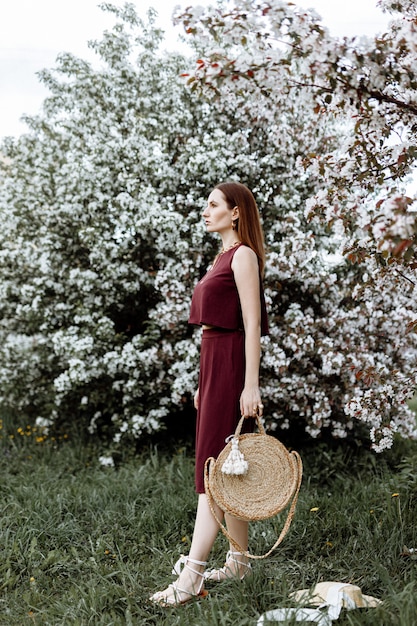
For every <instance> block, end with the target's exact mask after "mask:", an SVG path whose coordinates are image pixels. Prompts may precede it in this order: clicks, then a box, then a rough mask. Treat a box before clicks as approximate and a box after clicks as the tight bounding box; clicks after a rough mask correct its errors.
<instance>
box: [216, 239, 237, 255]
mask: <svg viewBox="0 0 417 626" xmlns="http://www.w3.org/2000/svg"><path fill="white" fill-rule="evenodd" d="M240 243H242V242H241V241H235V242H234V243H232V245H231V246H228V247H227V248H222V249H221V251H220V254H224V253H225V252H228V251H229V250H231V249H232V248H236V246H238V245H239V244H240Z"/></svg>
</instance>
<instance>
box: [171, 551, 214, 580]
mask: <svg viewBox="0 0 417 626" xmlns="http://www.w3.org/2000/svg"><path fill="white" fill-rule="evenodd" d="M188 562H190V563H193V564H194V565H202V566H203V567H205V566H206V565H207V561H197V559H192V558H191V557H189V556H184V554H181V556H180V558H179V559H178V561H177V562H176V563H175V565H174V568H173V570H172V573H173V574H176V575H177V576H179V575H180V574H181V569H182V568H181V565H182V566H184V567H188V569H190V570H192V571H193V572H194V573H196V574H200V572H198V571H197V570H195V569H193V568H192V567H190V566H189V565H188Z"/></svg>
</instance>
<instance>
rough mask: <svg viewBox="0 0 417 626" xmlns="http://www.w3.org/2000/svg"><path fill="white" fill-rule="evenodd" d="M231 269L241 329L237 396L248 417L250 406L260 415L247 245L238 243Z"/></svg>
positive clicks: (253, 273)
mask: <svg viewBox="0 0 417 626" xmlns="http://www.w3.org/2000/svg"><path fill="white" fill-rule="evenodd" d="M232 270H233V273H234V277H235V282H236V286H237V290H238V293H239V298H240V305H241V308H242V317H243V325H244V329H245V359H246V368H245V383H244V388H243V391H242V394H241V396H240V410H241V414H242V415H245V416H246V417H252V416H253V415H254V410H255V411H256V410H259V414H260V415H262V406H259V405H261V394H260V390H259V365H260V359H261V299H260V285H259V265H258V258H257V256H256V254H255V252H254V251H253V250H251V248H248V247H247V246H240V247H239V248H238V249H237V250H236V252H235V254H234V257H233V261H232Z"/></svg>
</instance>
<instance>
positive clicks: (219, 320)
mask: <svg viewBox="0 0 417 626" xmlns="http://www.w3.org/2000/svg"><path fill="white" fill-rule="evenodd" d="M240 245H242V244H240ZM239 247H240V246H236V247H235V248H232V249H231V250H228V251H227V252H224V253H223V254H220V256H219V257H218V259H217V261H216V262H215V264H214V267H212V268H211V269H209V270H208V272H207V274H206V275H205V276H203V278H202V279H201V280H200V281H199V282H198V283H197V285H196V286H195V288H194V293H193V297H192V300H191V310H190V317H189V320H188V323H189V324H197V325H202V324H207V325H208V326H215V327H216V328H224V329H226V330H244V327H243V319H242V309H241V306H240V298H239V292H238V290H237V286H236V283H235V277H234V274H233V270H232V260H233V257H234V254H235V252H236V250H237V249H238V248H239ZM259 287H260V300H261V303H260V304H261V335H267V334H268V332H269V330H268V317H267V312H266V305H265V296H264V291H263V286H262V280H261V277H260V276H259Z"/></svg>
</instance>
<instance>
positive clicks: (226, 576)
mask: <svg viewBox="0 0 417 626" xmlns="http://www.w3.org/2000/svg"><path fill="white" fill-rule="evenodd" d="M242 556H243V555H242V553H241V552H233V551H232V550H229V552H228V553H227V554H226V563H225V564H224V565H223V567H221V568H220V569H211V570H207V571H206V572H205V573H204V578H205V579H206V580H210V581H214V582H216V583H220V582H222V581H223V580H230V579H233V578H238V579H239V580H243V579H244V578H245V577H246V576H250V575H251V574H252V565H251V564H250V563H245V561H240V560H239V558H238V557H242ZM228 563H234V565H235V566H236V567H234V568H233V569H232V568H231V566H230V565H228ZM240 566H243V567H244V568H245V569H244V572H243V574H242V575H241V576H239V575H238V574H237V573H236V572H240Z"/></svg>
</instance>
